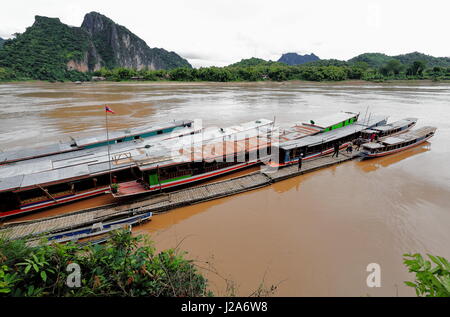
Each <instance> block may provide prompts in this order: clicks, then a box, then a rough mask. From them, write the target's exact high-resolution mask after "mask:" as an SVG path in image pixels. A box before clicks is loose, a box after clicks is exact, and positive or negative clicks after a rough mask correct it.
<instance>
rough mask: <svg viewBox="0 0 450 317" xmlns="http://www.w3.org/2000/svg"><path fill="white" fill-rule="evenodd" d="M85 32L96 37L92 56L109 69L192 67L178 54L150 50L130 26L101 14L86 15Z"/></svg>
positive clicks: (97, 62) (93, 38) (93, 41)
mask: <svg viewBox="0 0 450 317" xmlns="http://www.w3.org/2000/svg"><path fill="white" fill-rule="evenodd" d="M81 29H82V30H84V31H86V32H87V33H88V34H89V35H90V36H91V38H92V43H93V46H94V47H93V49H92V50H91V51H90V54H91V55H92V58H94V59H95V61H96V63H95V64H100V65H102V66H105V67H108V68H113V67H119V66H120V67H127V68H134V69H138V70H140V69H143V68H148V69H167V68H174V67H191V65H190V64H189V63H188V62H187V61H186V60H185V59H183V58H181V57H180V56H178V55H177V54H176V53H174V52H168V51H166V50H164V49H158V48H150V47H149V46H148V45H147V44H146V43H145V41H143V40H142V39H140V38H139V37H138V36H136V35H135V34H133V33H132V32H130V31H129V30H128V29H127V28H126V27H124V26H121V25H118V24H116V23H114V22H113V21H112V20H111V19H109V18H107V17H106V16H104V15H101V14H100V13H97V12H91V13H88V14H86V16H85V17H84V21H83V24H82V25H81Z"/></svg>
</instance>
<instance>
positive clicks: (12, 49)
mask: <svg viewBox="0 0 450 317" xmlns="http://www.w3.org/2000/svg"><path fill="white" fill-rule="evenodd" d="M0 67H4V68H6V69H9V70H11V71H13V72H14V75H15V76H18V77H26V78H32V79H43V80H66V79H69V80H75V79H77V80H82V79H87V78H88V76H87V75H86V74H83V73H85V72H90V71H95V70H99V69H100V68H102V67H106V68H114V67H127V68H132V69H137V70H140V69H152V70H156V69H171V68H175V67H191V65H190V64H189V63H188V62H187V61H186V60H185V59H183V58H181V57H180V56H178V55H177V54H176V53H174V52H168V51H166V50H164V49H159V48H150V47H148V46H147V44H146V43H145V42H144V41H143V40H142V39H140V38H139V37H137V36H136V35H135V34H133V33H132V32H130V31H129V30H128V29H127V28H125V27H123V26H120V25H118V24H116V23H114V22H113V21H112V20H111V19H109V18H107V17H105V16H103V15H101V14H99V13H96V12H91V13H89V14H87V15H86V16H85V18H84V21H83V24H82V26H81V27H72V26H68V25H66V24H63V23H61V21H60V20H59V19H58V18H48V17H42V16H36V17H35V22H34V24H33V25H32V26H31V27H28V28H27V29H26V31H25V32H24V33H22V34H18V35H17V36H16V38H15V39H13V40H10V41H7V42H6V43H5V45H4V46H3V48H2V49H0Z"/></svg>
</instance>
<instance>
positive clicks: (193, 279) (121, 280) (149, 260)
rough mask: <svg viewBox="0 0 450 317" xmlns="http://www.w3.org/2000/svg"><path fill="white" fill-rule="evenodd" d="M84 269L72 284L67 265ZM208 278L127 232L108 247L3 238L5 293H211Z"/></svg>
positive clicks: (0, 288) (0, 266) (0, 256)
mask: <svg viewBox="0 0 450 317" xmlns="http://www.w3.org/2000/svg"><path fill="white" fill-rule="evenodd" d="M70 263H77V264H78V265H79V266H80V268H81V287H78V288H76V287H75V288H70V287H68V286H67V285H66V280H67V278H68V276H69V274H70V273H72V272H70V271H69V272H67V271H66V269H67V266H68V265H69V264H70ZM206 286H207V283H206V279H205V278H204V277H203V276H202V275H200V274H199V273H198V272H197V269H196V267H195V266H194V265H193V263H192V262H191V261H189V260H186V259H185V258H184V255H183V254H179V253H178V252H176V251H175V250H173V249H169V250H166V251H162V252H160V253H156V252H155V249H154V248H153V247H152V246H151V243H150V242H148V241H145V240H144V238H143V236H138V237H133V236H132V235H131V234H130V233H129V232H127V231H121V232H118V233H116V234H115V235H114V237H113V239H112V240H111V241H110V242H108V243H107V244H104V245H93V246H92V245H88V246H85V247H80V246H77V245H76V244H73V243H68V244H53V245H45V244H44V243H42V244H41V245H39V246H37V247H29V246H27V245H26V244H25V242H24V241H17V240H16V241H11V240H6V239H1V238H0V296H208V295H212V294H210V293H209V292H207V290H206Z"/></svg>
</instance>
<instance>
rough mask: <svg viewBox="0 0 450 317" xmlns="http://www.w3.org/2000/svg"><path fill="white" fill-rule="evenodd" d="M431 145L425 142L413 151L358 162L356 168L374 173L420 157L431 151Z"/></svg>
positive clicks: (412, 149)
mask: <svg viewBox="0 0 450 317" xmlns="http://www.w3.org/2000/svg"><path fill="white" fill-rule="evenodd" d="M430 149H431V144H430V143H429V142H424V143H423V144H421V145H419V146H416V147H413V148H411V149H408V150H405V151H402V152H399V153H396V154H392V155H388V156H384V157H378V158H373V159H369V160H356V161H355V162H356V166H357V167H359V168H360V169H361V170H363V171H364V172H367V173H369V172H373V171H376V170H377V169H379V168H382V167H388V166H390V165H393V164H396V163H398V162H401V161H403V160H406V159H409V158H412V157H413V156H416V155H419V154H421V153H425V152H428V151H430Z"/></svg>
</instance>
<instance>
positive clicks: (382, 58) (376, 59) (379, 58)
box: [348, 52, 450, 68]
mask: <svg viewBox="0 0 450 317" xmlns="http://www.w3.org/2000/svg"><path fill="white" fill-rule="evenodd" d="M393 59H394V60H397V61H399V62H400V63H401V64H404V65H409V64H412V63H414V62H415V61H423V62H425V63H426V65H427V67H435V66H439V67H449V66H450V57H434V56H430V55H426V54H422V53H419V52H413V53H408V54H402V55H395V56H389V55H386V54H382V53H365V54H361V55H358V56H355V57H353V58H351V59H349V60H348V62H349V63H350V64H354V63H356V62H364V63H367V64H368V65H369V66H371V67H375V68H379V67H382V66H383V65H385V64H387V63H388V62H389V61H391V60H393Z"/></svg>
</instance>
